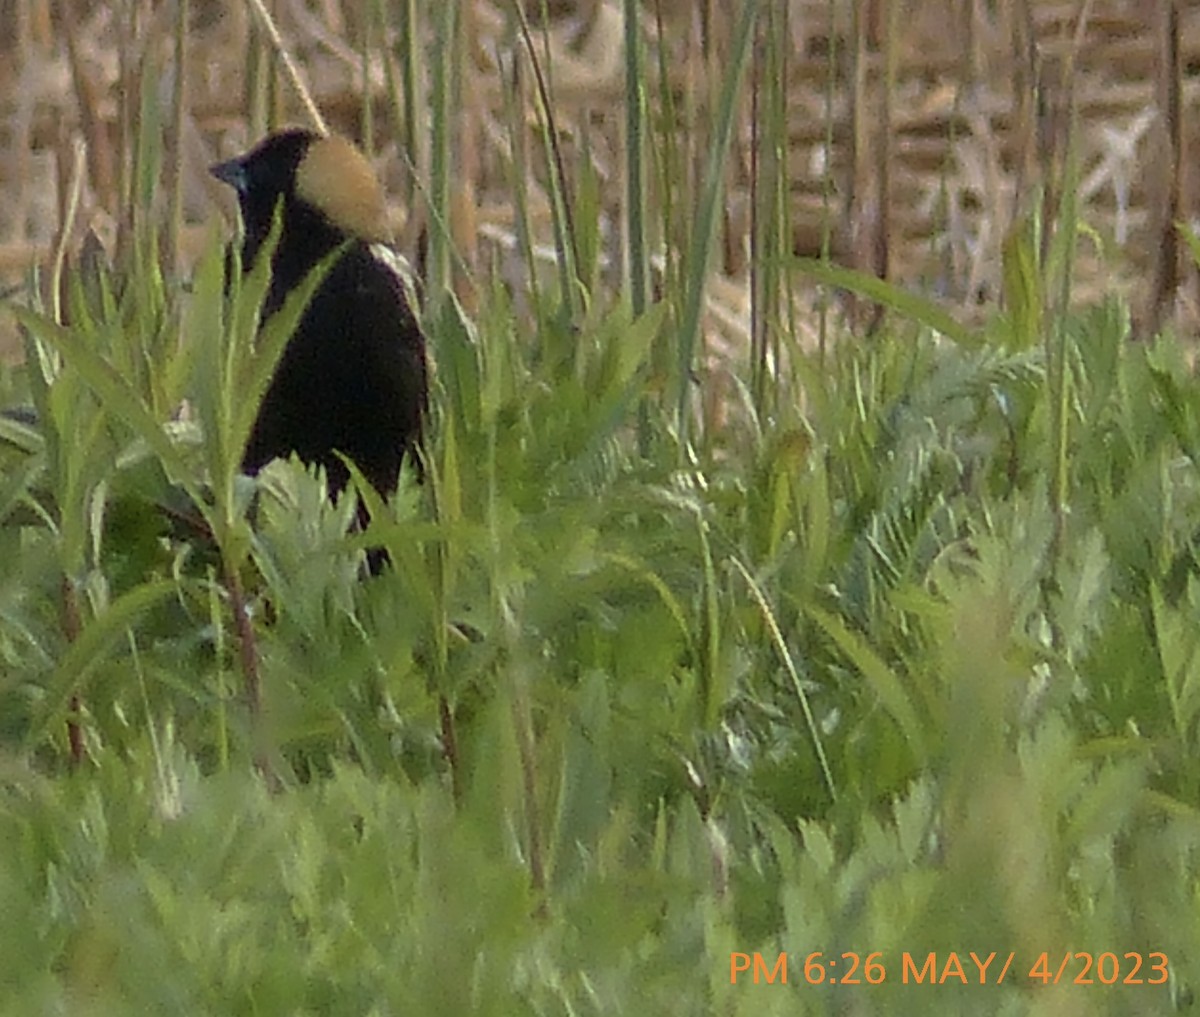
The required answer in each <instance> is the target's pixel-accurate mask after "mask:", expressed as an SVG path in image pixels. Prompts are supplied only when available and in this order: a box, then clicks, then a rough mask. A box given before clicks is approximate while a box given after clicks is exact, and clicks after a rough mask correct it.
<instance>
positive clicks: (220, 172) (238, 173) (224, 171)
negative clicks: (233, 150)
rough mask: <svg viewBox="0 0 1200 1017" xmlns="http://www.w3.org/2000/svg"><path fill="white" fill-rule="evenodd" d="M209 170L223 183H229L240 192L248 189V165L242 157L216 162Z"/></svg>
mask: <svg viewBox="0 0 1200 1017" xmlns="http://www.w3.org/2000/svg"><path fill="white" fill-rule="evenodd" d="M208 172H209V173H211V174H212V175H213V176H214V177H216V178H217V179H218V180H220V181H221V182H222V183H224V184H228V185H229V186H230V187H232V188H233V189H234V190H235V191H237V192H238V194H241V193H242V192H243V191H244V190H245V189H246V167H245V164H244V163H243V162H242V160H241V159H230V160H228V161H227V162H218V163H215V164H214V165H212V166H210V167H209V168H208Z"/></svg>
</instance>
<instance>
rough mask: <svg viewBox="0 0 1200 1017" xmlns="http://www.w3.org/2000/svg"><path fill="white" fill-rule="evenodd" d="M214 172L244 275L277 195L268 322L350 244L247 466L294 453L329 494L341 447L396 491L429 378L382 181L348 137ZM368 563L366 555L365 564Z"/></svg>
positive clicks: (305, 322) (318, 301)
mask: <svg viewBox="0 0 1200 1017" xmlns="http://www.w3.org/2000/svg"><path fill="white" fill-rule="evenodd" d="M211 172H212V174H213V175H214V176H215V177H216V178H217V179H218V180H221V181H224V182H225V183H227V184H229V185H230V186H232V187H233V188H234V190H236V191H237V196H238V203H239V204H240V206H241V211H242V219H243V222H244V228H245V241H244V243H243V247H242V265H243V267H244V269H246V270H249V268H250V267H251V265H252V264H253V262H254V258H255V255H256V254H257V253H258V251H259V249H260V247H262V245H263V243H264V242H265V240H266V239H267V236H268V234H269V233H270V231H271V224H272V220H273V217H274V214H275V208H276V206H277V205H278V204H279V203H280V201H282V231H281V234H280V237H279V242H278V245H277V247H276V248H275V253H274V257H273V259H272V264H271V283H270V288H269V290H268V292H267V296H266V302H265V305H264V307H263V317H264V319H265V318H266V317H268V316H269V315H270V314H272V313H273V312H274V311H275V310H277V309H278V308H279V307H280V305H282V303H283V301H284V298H285V297H286V296H287V294H288V292H289V291H290V290H291V289H292V288H293V287H295V286H297V285H298V284H299V283H301V282H302V281H303V280H304V278H305V277H306V276H307V275H308V273H309V272H310V271H311V270H312V268H313V267H314V266H316V265H317V264H318V263H319V262H320V261H321V260H322V259H323V258H324V257H325V256H326V255H328V254H330V253H331V252H333V251H334V250H336V249H337V248H338V247H339V246H341V245H342V244H346V243H347V242H348V246H347V247H346V250H345V251H344V253H343V254H342V255H341V256H339V257H338V258H337V260H336V263H335V264H334V265H333V267H332V268H331V270H330V272H329V274H328V275H327V276H326V277H325V280H324V281H323V282H322V284H321V286H320V288H319V289H318V290H317V292H316V293H315V294H314V296H313V298H312V300H311V302H310V303H309V305H308V308H307V309H306V310H305V312H304V315H303V317H302V318H301V320H300V322H299V324H298V325H297V327H296V331H295V333H294V334H293V335H292V337H291V339H290V340H289V341H288V345H287V347H286V349H285V350H284V353H283V356H282V358H281V360H280V362H279V365H278V367H277V368H276V369H275V375H274V377H273V378H272V380H271V384H270V386H269V387H268V389H267V392H266V395H265V397H264V398H263V401H262V406H261V407H260V408H259V411H258V418H257V419H256V420H255V423H254V429H253V431H252V432H251V434H250V439H249V441H248V442H247V444H246V449H245V452H244V454H243V457H242V468H243V469H244V470H246V471H247V472H248V473H256V472H258V470H259V469H261V468H262V467H263V466H265V465H266V464H267V463H268V462H270V461H271V460H272V459H275V458H279V457H286V456H288V455H290V454H291V453H293V452H295V453H296V454H297V455H298V456H299V457H300V459H301V460H302V461H304V462H305V463H309V464H318V465H320V466H323V467H324V469H325V473H326V476H327V478H328V481H329V486H330V489H331V491H334V492H337V491H340V490H341V489H342V488H343V487H345V485H346V482H347V480H348V479H349V471H348V470H347V469H346V466H345V464H344V463H343V462H342V461H341V459H339V458H338V455H337V453H341V454H342V455H344V456H345V457H346V458H348V459H349V460H351V461H352V462H353V463H354V464H355V465H356V466H357V467H358V468H359V469H360V470H361V471H362V474H363V476H364V477H366V479H367V480H368V481H370V482H371V484H372V485H373V486H374V487H375V488H376V490H378V491H379V493H380V494H382V495H384V496H386V495H388V494H391V493H392V492H393V491H394V490H395V489H396V483H397V479H398V476H399V473H400V464H401V462H402V461H403V459H404V458H405V456H406V455H412V454H413V453H414V452H415V449H416V448H417V446H418V444H419V442H420V440H421V434H422V427H423V423H424V417H425V412H426V408H427V402H428V381H427V370H426V361H425V337H424V336H423V334H422V332H421V327H420V325H419V324H418V322H417V319H416V317H415V316H414V315H413V312H412V309H411V307H410V306H409V300H408V296H407V293H408V292H409V290H408V287H406V284H405V276H404V273H403V269H402V267H401V266H402V260H401V259H400V258H399V256H398V255H396V254H395V253H394V252H393V251H391V249H390V248H389V247H387V240H388V235H387V216H386V208H385V204H384V196H383V189H382V188H381V187H380V184H379V181H378V179H377V178H376V176H375V173H374V171H373V170H372V169H371V166H370V164H369V163H368V161H367V159H366V158H365V156H363V154H362V153H361V152H360V151H359V150H358V149H357V148H355V147H354V146H353V145H352V144H351V143H350V142H348V141H346V140H345V139H343V138H340V137H336V136H332V135H330V136H322V135H319V134H314V133H312V132H309V131H303V130H287V131H283V132H280V133H278V134H272V135H270V136H269V137H267V138H265V139H264V140H263V141H262V142H260V143H259V144H258V145H257V146H256V147H255V148H254V149H252V150H251V151H250V152H248V153H246V154H245V155H241V156H239V157H237V158H236V159H230V160H229V161H228V162H222V163H218V164H217V165H215V166H213V167H212V169H211ZM418 465H419V464H418ZM360 516H361V507H360ZM377 565H378V562H376V561H373V562H372V566H373V569H372V570H373V571H376V570H377Z"/></svg>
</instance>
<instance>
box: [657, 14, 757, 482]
mask: <svg viewBox="0 0 1200 1017" xmlns="http://www.w3.org/2000/svg"><path fill="white" fill-rule="evenodd" d="M757 15H758V0H744V2H743V4H742V8H741V16H740V17H739V18H738V23H737V30H736V33H735V35H734V43H733V49H732V52H731V53H730V54H729V56H730V63H729V64H728V66H727V69H726V72H725V81H724V84H723V86H722V89H721V99H720V107H719V109H718V113H717V119H716V124H715V130H714V136H713V139H712V143H711V145H710V146H709V157H708V160H707V166H706V169H705V178H704V184H703V193H702V195H701V200H700V208H699V213H698V215H697V217H696V219H697V221H696V228H695V230H694V231H693V232H692V242H691V244H690V246H689V249H688V277H687V292H686V295H685V297H684V311H683V320H682V322H681V323H680V328H679V365H678V378H677V385H678V405H677V428H678V433H679V449H680V455H681V456H682V457H684V458H685V459H686V458H687V457H688V447H689V441H690V434H689V432H690V426H691V419H690V418H691V389H692V371H693V368H694V367H695V364H696V357H697V350H698V348H699V346H700V340H701V319H702V311H703V308H704V294H705V291H706V288H707V282H708V268H709V263H710V260H711V256H712V250H713V244H714V242H715V240H716V235H717V223H718V222H719V220H720V211H721V202H722V198H723V196H724V193H725V169H726V165H725V164H726V160H727V158H728V155H729V145H730V140H731V138H732V137H733V124H734V120H735V119H736V118H735V116H734V113H735V111H736V110H737V106H738V98H739V96H740V94H741V87H742V82H743V81H744V79H745V77H746V67H747V66H748V65H749V62H750V51H751V49H752V48H753V41H754V26H755V23H756V20H757Z"/></svg>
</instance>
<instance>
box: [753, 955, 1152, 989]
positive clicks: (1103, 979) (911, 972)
mask: <svg viewBox="0 0 1200 1017" xmlns="http://www.w3.org/2000/svg"><path fill="white" fill-rule="evenodd" d="M795 960H797V961H798V960H799V956H798V955H797V957H796V958H795ZM788 961H789V955H788V954H786V953H780V954H777V955H775V957H774V958H771V957H768V956H764V955H763V954H762V953H757V952H756V953H731V954H730V955H729V981H730V982H731V983H732V984H734V985H736V984H737V983H738V980H739V978H741V979H745V980H750V981H753V983H754V984H755V985H758V984H760V983H763V982H765V983H766V984H768V985H775V984H779V985H787V984H788ZM797 966H799V968H800V970H799V971H798V972H796V973H797V974H798V975H799V978H798V979H797V980H798V981H800V982H802V983H803V984H805V985H883V984H884V983H886V982H889V981H892V980H898V981H899V982H900V983H901V984H903V985H947V984H950V985H1002V984H1004V983H1005V982H1006V981H1016V980H1018V979H1022V978H1023V979H1024V980H1025V983H1026V984H1030V983H1032V984H1034V985H1059V984H1063V983H1066V984H1071V985H1163V984H1164V983H1165V982H1166V981H1167V979H1168V978H1169V977H1170V970H1169V968H1168V962H1167V955H1166V954H1165V953H1160V952H1157V951H1152V952H1148V953H1141V952H1138V951H1132V950H1130V951H1126V952H1125V953H1118V952H1115V951H1111V950H1106V951H1104V952H1103V953H1089V952H1085V951H1077V950H1066V951H1063V952H1062V953H1050V952H1049V951H1045V950H1043V951H1042V952H1041V953H1039V954H1037V955H1036V956H1034V957H1033V959H1032V960H1031V961H1026V962H1025V963H1021V962H1019V961H1018V958H1017V954H1016V952H1015V951H1013V952H1009V953H1007V954H1000V953H997V952H995V951H991V952H989V953H983V952H977V951H975V950H971V951H967V952H959V951H953V950H952V951H949V952H947V953H938V952H936V951H930V952H928V953H910V952H909V951H907V950H905V951H903V952H901V953H900V954H899V955H898V956H895V957H892V958H891V960H890V961H889V959H888V958H886V957H885V956H884V954H883V951H881V950H876V951H874V952H871V953H859V952H856V951H852V950H850V951H846V952H845V953H833V954H829V953H823V952H821V951H819V950H818V951H814V952H813V953H810V954H808V955H807V956H806V957H805V958H804V961H803V964H802V965H793V971H795V968H796V967H797Z"/></svg>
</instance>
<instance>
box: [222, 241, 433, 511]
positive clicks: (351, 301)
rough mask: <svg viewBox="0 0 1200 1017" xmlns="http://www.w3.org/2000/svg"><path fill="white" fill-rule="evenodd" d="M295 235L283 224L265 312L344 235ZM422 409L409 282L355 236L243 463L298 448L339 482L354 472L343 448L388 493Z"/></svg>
mask: <svg viewBox="0 0 1200 1017" xmlns="http://www.w3.org/2000/svg"><path fill="white" fill-rule="evenodd" d="M298 239H301V238H297V237H288V236H287V235H286V233H285V236H284V237H283V238H281V243H280V245H279V248H278V249H277V251H276V257H275V264H274V266H273V275H272V282H271V289H270V291H269V293H268V296H267V302H266V306H265V307H264V314H267V315H269V314H270V313H273V311H275V310H276V309H278V307H279V306H281V305H282V303H283V300H284V298H285V297H286V294H287V293H288V292H289V291H290V290H291V289H292V288H293V287H295V286H296V285H298V284H299V283H300V282H302V281H303V279H304V278H305V276H306V275H307V273H308V272H309V271H310V270H311V269H312V267H313V266H314V265H316V264H317V263H318V262H319V261H320V259H321V257H322V256H323V254H324V253H328V250H332V249H335V248H336V246H337V242H340V238H334V240H335V241H337V242H335V243H334V244H333V245H332V246H330V245H329V244H318V243H309V244H303V245H298V244H297V243H295V242H294V241H296V240H298ZM308 239H309V240H310V241H316V240H317V239H318V238H317V236H316V235H312V236H310V237H308ZM318 248H324V249H318ZM425 408H426V364H425V350H424V340H423V337H422V335H421V331H420V327H419V325H418V323H417V321H416V319H415V317H414V316H413V314H412V312H411V310H410V309H409V307H408V304H407V302H406V299H405V295H404V288H403V286H402V284H401V282H400V280H399V278H398V277H397V276H396V274H395V273H394V272H393V271H392V269H391V268H390V267H389V266H387V265H385V264H384V263H383V262H382V261H380V260H379V259H378V258H377V257H376V256H375V255H374V254H373V253H372V251H371V247H370V245H369V244H367V243H365V242H363V241H358V240H356V241H353V242H352V243H351V244H350V245H349V247H348V248H347V249H346V250H345V253H344V254H342V255H341V256H340V257H339V258H338V260H337V261H336V263H335V264H334V266H333V267H332V269H331V270H330V272H329V274H328V276H326V278H325V281H324V282H323V283H322V285H321V287H320V288H319V289H318V291H317V293H316V294H315V295H314V296H313V298H312V300H311V302H310V304H309V306H308V308H307V309H306V311H305V312H304V315H303V317H302V318H301V320H300V323H299V325H298V326H297V328H296V331H295V333H294V334H293V336H292V338H291V340H290V341H289V342H288V345H287V347H286V349H285V351H284V354H283V357H282V359H281V361H280V363H279V366H278V367H277V368H276V371H275V376H274V378H273V379H272V381H271V384H270V386H269V388H268V390H267V393H266V396H265V397H264V399H263V403H262V406H261V408H260V410H259V414H258V418H257V420H256V422H255V425H254V429H253V431H252V433H251V436H250V440H249V442H248V444H247V447H246V452H245V455H244V457H243V468H244V469H246V470H248V471H250V472H254V471H257V470H258V469H259V468H261V467H262V466H264V465H265V464H266V463H267V462H269V461H270V460H271V459H274V458H277V457H285V456H288V455H290V454H291V453H293V452H295V453H296V454H298V455H299V456H300V458H301V459H302V460H304V461H305V462H308V463H317V464H320V465H323V466H324V467H325V469H326V471H327V476H328V478H329V481H330V486H331V487H332V488H333V489H335V490H336V489H339V488H341V487H343V486H344V485H345V483H346V480H347V479H348V471H347V470H346V468H345V466H344V464H343V463H342V462H341V460H340V459H339V457H338V456H337V454H336V453H337V452H340V453H342V454H343V455H345V456H346V457H347V458H349V459H350V460H352V461H353V462H354V463H355V464H356V465H357V466H358V468H359V469H360V470H361V471H362V473H363V475H364V476H365V477H366V478H367V480H369V481H370V482H371V484H372V485H373V486H374V487H376V488H377V489H378V490H379V491H380V492H381V493H384V494H386V493H389V492H391V491H392V490H394V489H395V486H396V479H397V475H398V473H399V471H400V463H401V460H402V459H403V457H404V455H405V454H406V453H408V452H410V451H411V450H412V448H413V447H414V446H415V444H416V443H417V441H418V440H419V438H420V434H421V426H422V419H423V416H424V413H425Z"/></svg>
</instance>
